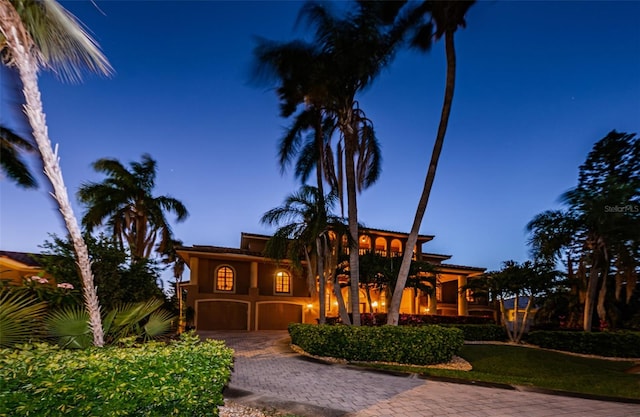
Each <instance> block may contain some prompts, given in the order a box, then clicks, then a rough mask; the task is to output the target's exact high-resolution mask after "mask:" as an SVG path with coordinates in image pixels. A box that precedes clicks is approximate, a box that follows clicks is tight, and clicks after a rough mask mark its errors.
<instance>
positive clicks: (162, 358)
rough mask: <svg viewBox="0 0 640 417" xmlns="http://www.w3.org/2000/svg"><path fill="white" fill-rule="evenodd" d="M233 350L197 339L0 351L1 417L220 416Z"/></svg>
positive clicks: (37, 347)
mask: <svg viewBox="0 0 640 417" xmlns="http://www.w3.org/2000/svg"><path fill="white" fill-rule="evenodd" d="M232 363H233V350H231V349H229V348H227V347H225V346H224V344H223V342H221V341H213V340H207V341H204V342H202V343H200V342H199V339H198V337H197V336H195V335H193V334H186V335H183V337H182V338H181V340H180V341H175V342H172V343H171V344H164V343H159V342H151V343H145V344H142V345H135V346H132V347H125V348H116V347H106V348H91V349H83V350H63V349H59V348H58V347H55V346H51V345H46V344H36V345H23V346H22V348H21V349H3V350H0V380H1V381H2V390H0V416H65V415H69V416H96V417H98V416H105V417H106V416H157V417H161V416H162V417H165V416H184V417H191V416H218V406H220V405H222V404H223V403H224V399H223V396H222V390H223V388H224V386H225V385H226V384H227V382H228V381H229V377H230V374H231V366H232Z"/></svg>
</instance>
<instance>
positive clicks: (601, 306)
mask: <svg viewBox="0 0 640 417" xmlns="http://www.w3.org/2000/svg"><path fill="white" fill-rule="evenodd" d="M608 277H609V274H608V273H607V268H605V270H604V271H603V272H602V282H601V283H600V292H599V293H598V304H597V306H596V311H597V312H598V318H599V319H600V324H604V323H606V320H607V308H606V306H605V301H606V300H607V278H608Z"/></svg>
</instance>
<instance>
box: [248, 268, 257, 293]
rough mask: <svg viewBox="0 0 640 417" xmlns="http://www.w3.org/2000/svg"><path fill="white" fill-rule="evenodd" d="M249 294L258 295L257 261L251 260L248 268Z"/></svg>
mask: <svg viewBox="0 0 640 417" xmlns="http://www.w3.org/2000/svg"><path fill="white" fill-rule="evenodd" d="M249 295H252V296H254V297H255V296H257V295H258V263H257V262H251V266H250V270H249Z"/></svg>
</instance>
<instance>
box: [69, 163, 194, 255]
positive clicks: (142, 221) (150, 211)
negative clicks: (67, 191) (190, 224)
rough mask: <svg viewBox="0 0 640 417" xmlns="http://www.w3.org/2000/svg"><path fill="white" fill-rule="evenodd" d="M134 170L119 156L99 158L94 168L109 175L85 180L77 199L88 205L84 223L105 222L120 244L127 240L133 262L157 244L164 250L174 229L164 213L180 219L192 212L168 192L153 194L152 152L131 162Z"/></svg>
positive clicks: (88, 226)
mask: <svg viewBox="0 0 640 417" xmlns="http://www.w3.org/2000/svg"><path fill="white" fill-rule="evenodd" d="M130 165H131V171H129V170H127V168H126V167H125V166H124V165H122V163H120V162H119V161H118V160H116V159H108V158H104V159H99V160H97V161H96V162H94V163H93V168H94V169H95V170H96V171H98V172H102V173H104V174H105V175H106V176H107V178H106V179H105V180H104V181H102V182H99V183H94V182H89V183H84V184H82V186H81V187H80V189H79V190H78V199H79V200H80V201H81V202H82V203H85V204H86V205H87V207H88V208H87V211H86V213H85V215H84V217H83V218H82V224H83V226H84V227H85V228H86V229H87V231H88V232H91V231H92V230H93V229H94V228H96V227H98V226H101V225H103V224H105V223H106V225H107V227H108V228H109V229H111V231H112V233H113V236H114V237H115V238H117V239H119V243H120V245H121V246H124V243H125V242H126V243H127V245H128V246H129V249H130V250H131V256H132V258H133V260H134V262H137V261H141V260H144V259H149V257H150V256H151V252H152V250H153V249H154V248H155V249H156V250H157V252H158V253H163V252H164V250H165V248H166V247H167V245H168V244H169V243H170V242H171V239H172V232H171V227H170V226H169V223H168V222H167V219H166V217H165V213H167V212H173V213H175V214H176V220H177V221H183V220H185V219H186V218H187V216H188V215H189V214H188V212H187V209H186V208H185V206H184V204H182V203H181V202H180V201H178V200H176V199H175V198H172V197H169V196H158V197H156V196H154V195H153V188H154V187H155V179H156V171H157V164H156V161H155V160H153V159H152V158H151V157H150V156H149V155H147V154H144V155H142V162H132V163H131V164H130Z"/></svg>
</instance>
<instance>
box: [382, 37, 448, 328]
mask: <svg viewBox="0 0 640 417" xmlns="http://www.w3.org/2000/svg"><path fill="white" fill-rule="evenodd" d="M453 35H454V32H453V31H450V30H448V31H447V32H446V33H445V51H446V55H447V80H446V84H445V90H444V102H443V104H442V112H441V114H440V124H439V126H438V133H437V135H436V140H435V143H434V144H433V151H432V152H431V161H430V163H429V170H428V171H427V176H426V177H425V181H424V187H423V189H422V194H421V195H420V201H419V202H418V208H417V209H416V215H415V218H414V219H413V225H412V226H411V232H410V233H409V237H408V238H407V244H406V246H405V250H404V255H403V256H402V263H401V264H400V271H399V272H398V280H397V282H396V287H395V289H394V291H393V297H392V298H391V305H390V306H389V314H388V317H387V324H391V325H394V326H397V325H398V317H399V314H400V303H401V301H402V292H403V291H404V287H405V285H406V283H407V277H408V276H409V268H410V267H411V258H412V251H413V247H414V246H415V245H416V242H417V241H418V232H419V231H420V225H421V224H422V219H423V217H424V213H425V212H426V210H427V204H428V202H429V196H430V195H431V188H432V187H433V181H434V180H435V177H436V170H437V168H438V160H439V159H440V153H441V152H442V145H443V144H444V137H445V134H446V132H447V125H448V124H449V114H450V113H451V105H452V103H453V92H454V89H455V82H456V50H455V45H454V43H453V38H454V36H453Z"/></svg>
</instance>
